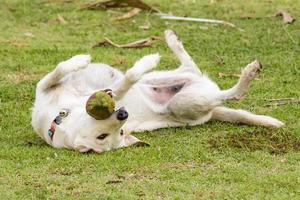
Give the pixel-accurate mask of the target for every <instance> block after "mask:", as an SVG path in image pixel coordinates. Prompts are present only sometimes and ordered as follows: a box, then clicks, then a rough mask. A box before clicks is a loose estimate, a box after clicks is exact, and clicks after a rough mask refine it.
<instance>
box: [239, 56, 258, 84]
mask: <svg viewBox="0 0 300 200" xmlns="http://www.w3.org/2000/svg"><path fill="white" fill-rule="evenodd" d="M261 69H262V65H261V63H260V62H259V61H258V60H254V61H253V62H252V63H250V64H248V65H247V66H246V67H245V68H244V69H243V70H242V76H243V77H247V78H250V79H253V78H254V77H255V76H256V75H258V74H259V73H260V71H261Z"/></svg>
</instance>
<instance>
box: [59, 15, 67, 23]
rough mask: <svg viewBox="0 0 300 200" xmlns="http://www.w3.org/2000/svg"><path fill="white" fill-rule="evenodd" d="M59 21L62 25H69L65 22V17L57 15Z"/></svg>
mask: <svg viewBox="0 0 300 200" xmlns="http://www.w3.org/2000/svg"><path fill="white" fill-rule="evenodd" d="M57 21H58V22H59V23H61V24H67V21H66V20H65V18H64V17H63V16H61V15H60V14H58V15H57Z"/></svg>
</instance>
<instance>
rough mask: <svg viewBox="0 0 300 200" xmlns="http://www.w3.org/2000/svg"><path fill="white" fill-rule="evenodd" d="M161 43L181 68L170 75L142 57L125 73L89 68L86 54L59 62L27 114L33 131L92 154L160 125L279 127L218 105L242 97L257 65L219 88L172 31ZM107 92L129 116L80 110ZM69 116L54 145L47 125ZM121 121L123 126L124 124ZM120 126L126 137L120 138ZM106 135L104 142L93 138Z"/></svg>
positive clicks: (133, 140)
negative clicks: (106, 115)
mask: <svg viewBox="0 0 300 200" xmlns="http://www.w3.org/2000/svg"><path fill="white" fill-rule="evenodd" d="M165 36H166V41H167V43H168V45H169V47H170V48H171V50H172V51H173V52H174V54H175V55H176V56H177V57H178V58H179V60H180V62H181V66H180V67H179V68H177V69H176V70H173V71H154V72H149V71H151V70H152V69H154V68H155V67H156V65H157V64H158V62H159V59H160V57H159V55H158V54H152V55H147V56H145V57H143V58H142V59H140V60H139V61H137V62H136V63H135V65H134V66H133V67H132V68H131V69H129V70H128V71H127V72H126V73H125V74H124V75H123V74H122V73H121V72H120V71H118V70H116V69H114V68H112V67H110V66H108V65H105V64H90V60H91V58H90V56H89V55H77V56H74V57H73V58H71V59H69V60H67V61H64V62H61V63H59V64H58V66H57V67H56V68H55V70H54V71H53V72H50V73H49V74H47V75H46V76H45V77H44V78H43V79H42V80H41V81H40V82H39V83H38V85H37V89H36V101H35V104H34V108H33V113H32V125H33V127H34V129H35V131H36V132H37V133H38V135H39V136H41V137H42V138H43V139H44V140H45V141H46V142H47V143H48V144H50V145H52V146H53V147H56V148H63V147H64V148H70V149H76V150H79V151H81V152H85V151H88V150H94V151H96V152H103V151H108V150H111V149H116V148H121V147H126V146H129V145H132V144H136V143H139V142H140V141H139V140H138V139H137V138H135V137H134V136H132V135H130V134H129V133H130V132H132V131H136V132H137V131H145V130H154V129H158V128H164V127H179V126H185V125H187V124H188V125H199V124H202V123H205V122H207V121H209V120H211V119H216V120H221V121H228V122H234V123H245V124H254V125H262V126H267V127H280V126H282V125H283V123H282V122H280V121H279V120H277V119H274V118H272V117H269V116H264V115H255V114H252V113H249V112H247V111H244V110H234V109H230V108H226V107H223V106H222V102H223V101H225V100H228V99H240V98H242V97H243V96H244V95H245V93H246V90H247V89H248V87H249V84H250V82H251V80H252V79H253V78H254V76H255V75H256V74H257V73H258V72H259V70H260V68H261V65H260V63H259V62H258V61H254V62H252V63H250V64H249V65H247V66H246V67H245V68H244V70H242V75H241V77H240V80H239V81H238V83H237V84H236V85H235V86H234V87H233V88H230V89H228V90H220V89H219V87H218V86H217V84H216V83H214V82H213V81H211V80H210V79H209V78H208V77H207V76H205V75H203V74H202V72H201V71H200V70H199V68H198V67H197V65H196V64H195V63H194V61H193V60H192V58H191V57H190V56H189V55H188V53H187V52H186V51H185V49H184V47H183V45H182V43H181V42H180V41H179V40H178V38H177V36H176V35H175V34H174V32H173V31H171V30H167V31H166V32H165ZM106 88H110V89H112V90H113V93H114V94H115V100H116V105H117V106H116V107H117V108H120V107H123V106H124V107H125V108H126V110H127V111H128V113H129V118H128V119H127V121H126V120H123V121H120V120H118V119H117V117H116V115H117V111H115V112H114V113H113V114H112V116H110V117H109V118H108V119H105V120H96V119H94V118H92V117H91V116H89V115H88V114H87V112H86V110H85V104H86V101H87V99H88V98H89V97H90V96H91V95H92V94H93V93H94V92H96V91H99V90H104V89H106ZM62 109H69V110H70V113H69V115H68V116H67V117H65V118H63V121H62V123H61V124H60V125H57V127H56V131H55V135H54V138H53V141H52V140H51V139H50V137H49V136H48V133H47V132H48V129H49V128H50V125H51V122H52V121H53V119H54V118H55V117H56V116H57V115H58V113H59V112H60V110H62ZM125 121H126V123H125ZM121 128H122V129H124V131H125V134H124V135H121V134H120V131H121ZM103 133H108V134H109V135H108V136H107V137H106V138H105V139H103V140H100V139H97V137H98V136H99V135H101V134H103Z"/></svg>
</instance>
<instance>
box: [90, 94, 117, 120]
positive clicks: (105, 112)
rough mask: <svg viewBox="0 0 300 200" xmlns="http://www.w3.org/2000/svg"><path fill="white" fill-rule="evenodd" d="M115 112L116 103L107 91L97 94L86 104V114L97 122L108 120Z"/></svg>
mask: <svg viewBox="0 0 300 200" xmlns="http://www.w3.org/2000/svg"><path fill="white" fill-rule="evenodd" d="M114 110H115V102H114V100H113V98H112V97H111V96H110V95H109V94H107V93H106V92H105V91H99V92H95V93H94V94H93V95H92V96H90V98H89V99H88V101H87V103H86V112H87V113H88V114H89V115H90V116H92V117H93V118H95V119H97V120H103V119H107V118H108V117H110V116H111V114H112V113H113V112H114Z"/></svg>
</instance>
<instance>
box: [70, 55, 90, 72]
mask: <svg viewBox="0 0 300 200" xmlns="http://www.w3.org/2000/svg"><path fill="white" fill-rule="evenodd" d="M91 59H92V58H91V56H90V55H76V56H74V57H72V58H71V59H70V61H71V62H72V64H73V66H74V70H79V69H82V68H85V67H86V66H87V65H89V64H90V63H91Z"/></svg>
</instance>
